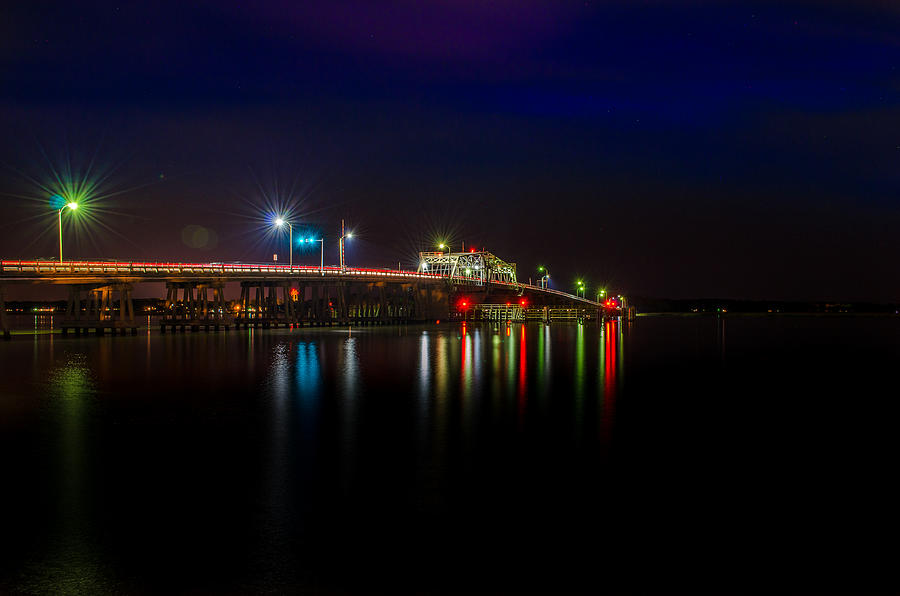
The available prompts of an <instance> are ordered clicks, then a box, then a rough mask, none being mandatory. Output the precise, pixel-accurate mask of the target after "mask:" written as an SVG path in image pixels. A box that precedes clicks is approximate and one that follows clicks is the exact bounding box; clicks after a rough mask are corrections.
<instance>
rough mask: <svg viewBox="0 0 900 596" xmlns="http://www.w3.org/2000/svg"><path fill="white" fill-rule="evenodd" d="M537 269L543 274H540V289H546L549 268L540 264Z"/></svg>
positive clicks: (548, 279) (548, 280)
mask: <svg viewBox="0 0 900 596" xmlns="http://www.w3.org/2000/svg"><path fill="white" fill-rule="evenodd" d="M538 271H540V272H541V273H543V275H542V276H541V289H542V290H546V289H547V285H548V284H549V282H550V270H549V269H547V268H546V267H544V266H543V265H541V266H540V267H538Z"/></svg>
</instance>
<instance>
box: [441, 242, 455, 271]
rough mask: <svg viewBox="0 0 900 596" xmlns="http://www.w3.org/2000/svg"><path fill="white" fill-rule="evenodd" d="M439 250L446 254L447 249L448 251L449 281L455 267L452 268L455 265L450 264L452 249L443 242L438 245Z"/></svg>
mask: <svg viewBox="0 0 900 596" xmlns="http://www.w3.org/2000/svg"><path fill="white" fill-rule="evenodd" d="M438 248H439V249H441V252H444V249H445V248H446V249H447V279H449V278H450V274H451V273H452V270H453V267H452V265H453V264H452V263H451V262H450V247H449V246H448V245H446V244H444V243H443V242H441V243H440V244H438Z"/></svg>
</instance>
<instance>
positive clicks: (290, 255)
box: [275, 217, 294, 269]
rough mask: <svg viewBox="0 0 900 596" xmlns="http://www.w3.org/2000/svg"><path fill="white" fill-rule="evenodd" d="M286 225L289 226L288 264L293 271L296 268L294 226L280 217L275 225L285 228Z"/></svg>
mask: <svg viewBox="0 0 900 596" xmlns="http://www.w3.org/2000/svg"><path fill="white" fill-rule="evenodd" d="M284 224H287V225H288V264H289V266H290V268H291V269H293V268H294V226H293V225H291V222H289V221H284V220H283V219H281V218H280V217H279V218H278V219H276V220H275V225H276V226H278V227H279V228H280V227H283V226H284Z"/></svg>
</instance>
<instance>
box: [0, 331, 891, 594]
mask: <svg viewBox="0 0 900 596" xmlns="http://www.w3.org/2000/svg"><path fill="white" fill-rule="evenodd" d="M0 363H2V370H0V474H2V482H0V494H2V496H0V504H2V516H3V517H2V519H3V521H2V529H0V549H2V550H0V592H7V591H22V592H53V593H58V592H83V593H90V594H96V593H105V592H160V591H172V590H177V591H200V592H261V591H295V590H303V589H308V588H316V589H318V591H321V592H326V593H327V592H333V591H347V592H353V591H362V590H381V591H408V590H419V591H428V590H436V591H463V590H475V589H477V590H483V591H493V590H500V589H503V590H508V591H526V590H543V591H547V592H555V591H560V590H564V589H575V588H581V589H589V590H597V591H612V590H619V589H626V588H630V589H662V588H666V589H674V588H681V589H697V588H711V589H722V588H738V587H743V588H751V589H772V588H778V589H794V588H804V589H819V588H843V589H853V590H856V589H860V588H876V587H877V588H895V587H897V578H896V576H895V574H894V570H895V565H896V560H897V554H898V553H897V550H898V547H897V544H898V538H897V537H898V533H897V530H898V523H897V521H898V519H897V518H898V511H900V500H898V496H900V495H898V490H897V489H896V488H895V482H896V476H897V469H898V457H900V450H898V447H900V433H898V425H900V416H898V414H900V407H898V405H897V403H898V391H897V375H898V364H900V319H898V318H887V317H885V318H880V317H872V318H864V317H848V318H826V317H743V318H742V317H735V318H720V319H717V318H711V317H642V318H639V319H638V320H637V321H636V322H634V323H631V324H629V325H623V324H618V323H609V324H607V325H605V326H603V327H600V326H583V327H582V326H575V325H562V324H561V325H554V326H552V327H546V326H540V325H537V324H529V325H527V326H523V325H518V324H515V325H511V326H509V327H507V326H505V325H504V326H499V327H492V326H490V325H469V326H468V328H462V327H460V326H459V325H440V326H432V327H415V326H410V327H404V328H396V327H389V328H362V329H353V330H352V332H348V331H347V330H346V329H341V330H330V329H318V330H310V329H305V330H295V331H289V330H271V331H265V332H260V331H241V332H234V331H232V332H229V333H220V334H217V335H214V334H208V335H207V334H203V333H200V334H194V335H192V334H190V333H187V334H180V335H171V334H169V335H165V336H161V335H158V334H157V333H156V332H153V333H150V334H147V333H146V332H145V333H143V334H141V335H139V336H137V337H130V336H127V337H109V336H107V337H103V338H95V337H93V336H90V337H88V338H74V337H68V338H63V337H60V336H58V335H37V336H22V335H20V336H15V337H14V339H13V341H10V342H4V343H0Z"/></svg>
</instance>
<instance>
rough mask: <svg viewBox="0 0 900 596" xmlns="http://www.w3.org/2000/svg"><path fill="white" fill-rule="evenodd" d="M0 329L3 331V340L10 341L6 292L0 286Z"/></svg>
mask: <svg viewBox="0 0 900 596" xmlns="http://www.w3.org/2000/svg"><path fill="white" fill-rule="evenodd" d="M0 329H2V331H3V339H6V340H8V339H11V335H10V331H9V319H8V318H7V316H6V291H5V289H4V288H3V286H0Z"/></svg>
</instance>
